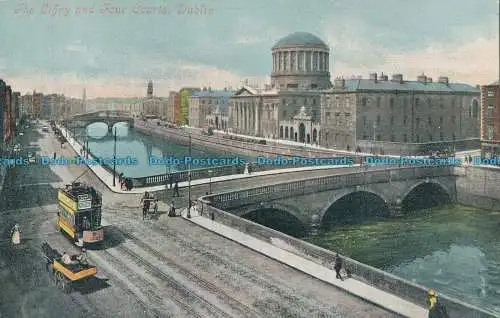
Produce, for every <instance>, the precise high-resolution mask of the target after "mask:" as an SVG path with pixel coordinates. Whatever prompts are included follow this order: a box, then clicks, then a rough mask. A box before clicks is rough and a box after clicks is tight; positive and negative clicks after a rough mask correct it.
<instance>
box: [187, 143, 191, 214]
mask: <svg viewBox="0 0 500 318" xmlns="http://www.w3.org/2000/svg"><path fill="white" fill-rule="evenodd" d="M189 158H191V133H189ZM188 202H189V203H188V211H187V218H188V219H190V218H191V162H189V164H188Z"/></svg>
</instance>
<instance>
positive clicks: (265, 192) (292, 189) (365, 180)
mask: <svg viewBox="0 0 500 318" xmlns="http://www.w3.org/2000/svg"><path fill="white" fill-rule="evenodd" d="M454 175H455V170H454V168H453V167H451V166H450V167H446V166H441V167H401V168H397V169H396V170H395V169H394V168H392V169H391V168H389V169H385V170H377V171H370V170H367V171H362V172H353V173H346V174H341V175H335V176H328V177H321V178H313V179H306V180H299V181H294V182H282V183H277V184H272V185H267V186H263V187H258V188H253V189H244V190H239V191H235V192H226V193H220V194H214V195H211V196H210V201H211V202H212V204H213V205H214V206H215V207H217V208H220V209H224V210H230V209H234V208H237V207H240V206H244V205H250V204H254V203H256V202H262V201H272V200H278V199H283V198H289V197H295V196H301V195H308V194H312V193H318V192H324V191H329V190H336V189H341V188H347V187H353V186H363V185H367V184H376V183H391V182H396V181H402V180H416V179H427V178H429V179H430V178H436V177H443V176H454Z"/></svg>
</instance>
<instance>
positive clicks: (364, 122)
mask: <svg viewBox="0 0 500 318" xmlns="http://www.w3.org/2000/svg"><path fill="white" fill-rule="evenodd" d="M363 126H366V116H363Z"/></svg>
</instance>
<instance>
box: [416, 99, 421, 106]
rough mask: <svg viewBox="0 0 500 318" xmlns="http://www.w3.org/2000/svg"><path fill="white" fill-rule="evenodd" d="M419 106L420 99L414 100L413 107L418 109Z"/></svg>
mask: <svg viewBox="0 0 500 318" xmlns="http://www.w3.org/2000/svg"><path fill="white" fill-rule="evenodd" d="M419 104H420V99H418V98H415V107H418V106H419Z"/></svg>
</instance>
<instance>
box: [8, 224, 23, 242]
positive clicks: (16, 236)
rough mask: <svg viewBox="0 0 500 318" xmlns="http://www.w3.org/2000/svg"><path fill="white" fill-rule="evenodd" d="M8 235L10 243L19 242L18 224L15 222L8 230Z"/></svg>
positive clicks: (19, 231)
mask: <svg viewBox="0 0 500 318" xmlns="http://www.w3.org/2000/svg"><path fill="white" fill-rule="evenodd" d="M10 237H11V239H12V244H14V245H19V244H21V230H20V229H19V225H18V224H16V225H14V227H13V228H12V230H11V231H10Z"/></svg>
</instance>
